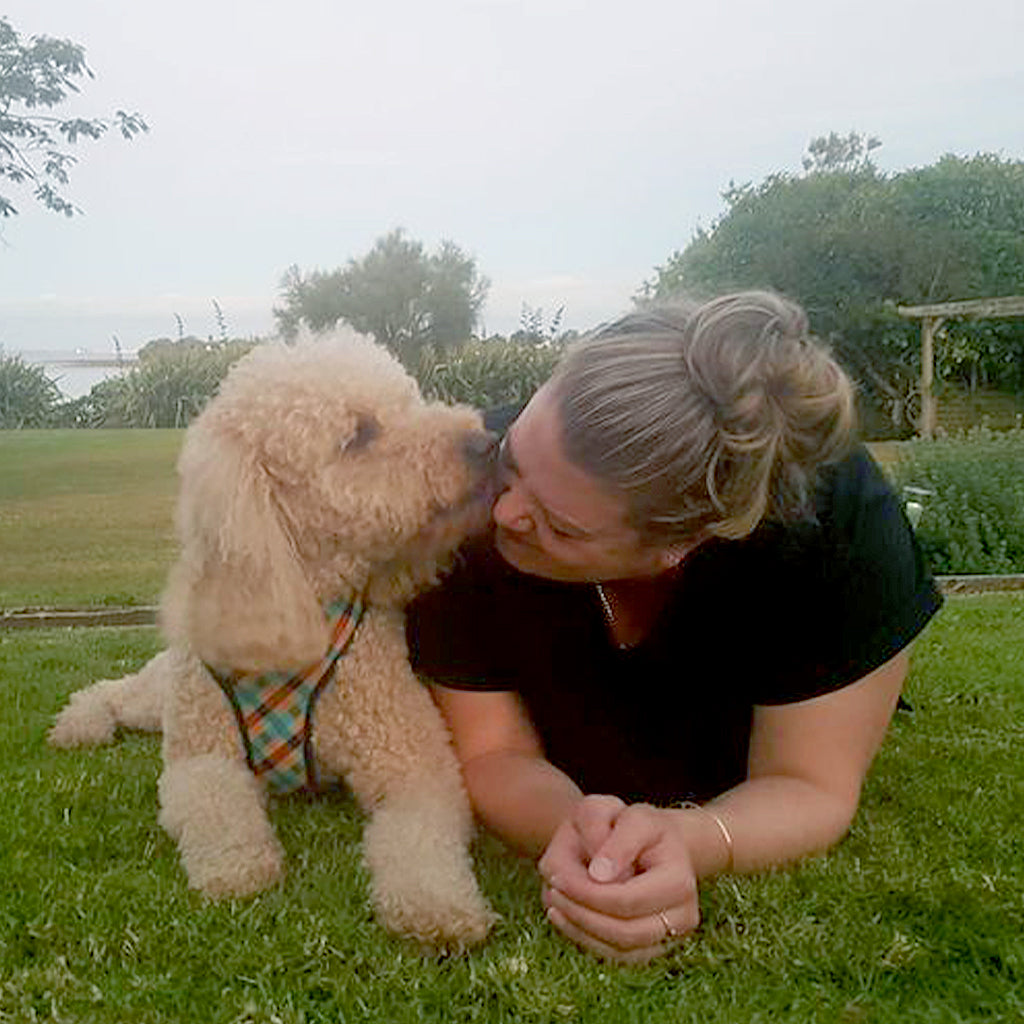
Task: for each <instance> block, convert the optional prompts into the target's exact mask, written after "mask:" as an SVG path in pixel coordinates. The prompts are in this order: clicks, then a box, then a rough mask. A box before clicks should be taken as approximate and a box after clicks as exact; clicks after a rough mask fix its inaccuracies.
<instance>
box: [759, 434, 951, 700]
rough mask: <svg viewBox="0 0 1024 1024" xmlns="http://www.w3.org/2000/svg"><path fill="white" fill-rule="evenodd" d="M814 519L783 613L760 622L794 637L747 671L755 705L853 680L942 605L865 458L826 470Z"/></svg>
mask: <svg viewBox="0 0 1024 1024" xmlns="http://www.w3.org/2000/svg"><path fill="white" fill-rule="evenodd" d="M819 515H820V517H821V530H820V533H819V534H818V539H817V542H816V544H815V545H813V546H812V554H811V556H810V557H808V558H806V559H805V562H804V564H803V565H801V566H800V567H798V568H797V570H796V571H795V573H794V578H793V580H792V581H791V582H790V591H789V592H790V595H791V597H792V600H791V604H790V607H789V608H788V609H787V608H785V607H781V606H780V607H779V608H777V609H776V611H775V620H774V621H772V619H771V617H769V627H768V628H769V630H771V632H772V633H774V635H775V636H776V637H778V636H787V635H788V636H790V637H793V636H794V630H793V628H792V627H793V624H794V622H795V623H797V624H798V625H799V626H800V629H799V632H798V634H797V635H798V637H799V639H796V640H793V641H791V642H790V643H789V644H788V646H787V648H786V652H787V653H784V654H782V655H781V656H780V657H778V658H777V659H776V666H777V668H776V669H775V670H774V671H769V672H758V673H756V678H757V682H756V684H755V686H754V692H753V693H752V697H753V703H755V704H783V703H792V702H795V701H799V700H806V699H809V698H811V697H816V696H820V695H821V694H823V693H828V692H831V691H833V690H837V689H840V688H841V687H843V686H848V685H850V684H851V683H854V682H857V681H858V680H860V679H862V678H864V676H866V675H868V674H869V673H870V672H872V671H873V670H875V669H876V668H879V667H880V666H881V665H883V664H884V663H885V662H886V661H888V660H889V659H890V658H892V657H894V656H895V655H896V654H898V653H899V652H900V651H902V650H903V649H904V648H905V647H906V646H907V645H908V644H909V643H910V642H911V641H912V640H913V639H914V637H916V636H917V635H918V633H920V631H921V630H922V629H923V628H924V627H925V625H926V624H927V623H928V621H929V620H930V619H931V618H932V616H933V615H934V614H935V613H936V612H937V611H938V609H939V607H940V606H941V604H942V598H941V596H940V595H939V593H938V591H937V589H936V587H935V582H934V580H933V578H932V575H931V573H930V571H929V569H928V566H927V564H926V562H925V559H924V556H923V554H922V552H921V549H920V547H919V545H918V543H917V540H916V538H915V536H914V531H913V529H912V527H911V526H910V524H909V522H908V521H907V518H906V515H905V514H904V512H903V508H902V505H901V503H900V501H899V499H898V498H897V497H896V495H895V494H894V493H893V490H892V488H891V487H890V485H889V483H888V481H887V480H886V479H885V476H884V475H883V474H882V472H881V470H880V469H879V468H878V466H877V465H876V464H875V462H874V460H873V459H872V458H871V456H870V455H869V454H868V453H867V452H866V451H864V450H863V449H861V450H859V451H858V452H857V453H855V454H854V455H853V456H851V457H850V458H848V459H846V460H845V461H844V462H843V463H841V464H840V465H839V466H837V467H835V468H834V470H833V471H832V472H831V473H830V476H829V482H828V488H827V491H826V492H825V494H824V496H823V499H822V502H821V508H820V512H819ZM796 587H798V588H799V593H798V594H797V593H796V592H795V589H794V588H796ZM787 625H788V627H789V628H787Z"/></svg>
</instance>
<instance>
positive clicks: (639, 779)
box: [409, 292, 940, 962]
mask: <svg viewBox="0 0 1024 1024" xmlns="http://www.w3.org/2000/svg"><path fill="white" fill-rule="evenodd" d="M852 424H853V414H852V393H851V386H850V383H849V381H848V379H847V378H846V375H845V374H844V373H843V371H842V369H841V368H840V367H839V366H838V364H837V363H836V362H835V361H834V360H833V359H832V357H831V356H830V355H829V354H828V352H827V351H826V350H825V349H824V348H823V347H822V346H821V345H820V344H819V343H818V342H816V341H815V340H814V339H813V338H812V337H810V336H809V335H808V330H807V322H806V317H805V316H804V314H803V311H802V310H801V309H800V308H799V307H798V306H796V305H794V304H793V303H792V302H789V301H788V300H786V299H784V298H782V297H780V296H778V295H775V294H772V293H767V292H745V293H739V294H734V295H727V296H723V297H721V298H719V299H716V300H713V301H711V302H707V303H705V304H703V305H675V306H671V307H665V308H661V309H650V310H644V311H642V312H638V313H635V314H632V315H629V316H626V317H624V318H623V319H621V320H619V321H617V322H616V323H613V324H611V325H609V326H606V327H603V328H601V329H599V330H597V331H596V332H594V333H593V334H592V335H590V336H589V337H587V338H585V339H584V340H583V341H582V342H581V343H579V344H577V345H576V346H575V347H573V348H572V349H571V350H570V351H569V352H568V354H567V355H566V356H565V358H564V359H563V361H562V362H561V364H560V365H559V367H558V368H557V370H556V372H555V373H554V375H553V377H552V378H551V380H550V381H549V382H548V383H547V384H545V385H544V386H543V387H542V388H541V389H540V390H539V391H538V392H537V394H536V395H535V396H534V398H533V399H532V400H531V401H530V403H529V404H528V405H527V406H526V408H525V409H524V410H523V411H522V412H521V413H520V414H519V416H518V418H516V419H515V421H514V422H513V423H512V424H511V426H509V428H508V430H507V432H506V433H505V434H504V438H503V441H502V444H501V455H500V488H501V489H500V492H499V495H498V497H497V500H496V501H495V504H494V508H493V516H492V517H493V523H494V530H493V536H491V537H488V538H487V539H486V540H485V541H482V542H481V543H480V544H478V545H475V546H474V547H473V548H472V549H470V550H469V551H468V552H467V555H466V559H465V562H464V564H463V565H462V566H461V567H460V568H459V569H458V570H457V571H456V572H455V573H454V574H453V575H452V576H451V577H450V579H448V580H447V581H446V582H445V584H444V585H443V586H442V587H440V588H438V589H437V590H435V591H433V592H432V593H430V594H429V595H427V596H426V597H425V598H423V599H422V600H421V601H420V602H419V603H418V604H417V605H416V606H415V607H414V608H413V610H412V613H411V614H410V617H409V639H410V647H411V650H412V653H413V658H414V662H415V664H416V666H417V669H418V671H419V672H420V673H421V675H423V676H424V677H426V678H428V679H429V681H430V682H431V685H432V690H433V693H434V696H435V699H436V701H437V703H438V705H439V706H440V708H441V709H442V711H443V713H444V715H445V717H446V719H447V721H448V723H449V726H450V728H451V732H452V737H453V740H454V744H455V748H456V751H457V753H458V756H459V759H460V761H461V764H462V768H463V772H464V776H465V780H466V785H467V787H468V789H469V793H470V796H471V799H472V801H473V804H474V807H475V808H476V811H477V814H478V816H479V817H480V819H481V820H482V821H483V822H484V823H485V825H486V826H487V827H489V828H490V829H492V830H493V831H494V832H495V833H497V834H498V835H500V836H501V837H503V838H504V839H505V840H506V841H507V842H508V843H509V844H510V845H512V846H513V847H514V848H516V849H518V850H520V851H523V852H526V853H529V854H532V855H534V856H536V857H537V858H538V869H539V871H540V873H541V875H542V877H543V879H544V881H545V885H544V889H543V900H544V904H545V906H546V908H547V914H548V917H549V919H550V921H551V923H552V925H553V926H554V927H555V928H556V929H558V930H559V931H560V932H562V933H563V934H564V935H565V936H567V937H568V938H569V939H571V940H572V941H574V942H575V943H577V944H578V945H580V946H582V947H584V948H586V949H588V950H591V951H592V952H594V953H596V954H598V955H600V956H603V957H607V958H610V959H615V960H619V961H623V962H643V961H646V960H649V959H650V958H651V957H654V956H657V955H658V954H660V953H662V952H664V951H665V950H666V949H667V948H669V946H670V945H671V944H672V942H673V940H674V939H676V938H677V937H678V936H681V935H684V934H686V933H688V932H690V931H692V930H693V929H695V928H696V927H697V925H698V924H699V921H700V914H699V903H698V886H699V883H700V880H701V879H702V878H706V877H709V876H712V875H716V874H719V873H722V872H727V871H736V872H750V871H757V870H760V869H763V868H766V867H770V866H774V865H780V864H784V863H786V862H790V861H794V860H797V859H799V858H801V857H805V856H807V855H810V854H813V853H816V852H819V851H822V850H825V849H827V848H828V847H830V846H831V845H833V844H834V843H836V842H837V841H838V840H839V839H840V838H841V837H842V836H843V835H844V834H845V832H846V830H847V828H848V826H849V824H850V822H851V820H852V818H853V815H854V813H855V811H856V809H857V804H858V799H859V795H860V790H861V785H862V782H863V780H864V777H865V774H866V773H867V770H868V768H869V766H870V764H871V761H872V758H873V757H874V755H875V752H876V751H877V749H878V747H879V745H880V743H881V741H882V738H883V736H884V734H885V731H886V727H887V725H888V723H889V720H890V717H891V716H892V713H893V710H894V708H895V707H896V703H897V700H898V697H899V693H900V689H901V686H902V683H903V680H904V677H905V675H906V671H907V656H908V649H909V645H910V643H911V641H912V639H913V638H914V636H915V635H916V634H917V633H918V632H919V631H920V630H921V629H922V628H923V627H924V625H925V623H926V622H927V621H928V619H929V618H930V617H931V616H932V615H933V614H934V613H935V611H936V610H937V608H938V607H939V603H940V599H939V597H938V595H937V593H936V591H935V589H934V585H933V583H932V580H931V578H930V576H929V574H928V572H927V570H926V569H925V567H924V565H923V562H922V560H921V557H920V553H919V551H918V549H917V547H916V544H915V541H914V538H913V534H912V531H911V530H910V528H909V526H908V524H907V522H906V520H905V518H904V516H903V513H902V510H901V509H900V507H899V504H898V502H897V500H896V499H895V498H894V496H893V494H892V493H891V491H890V490H889V488H888V486H887V485H886V483H885V481H884V479H883V478H882V476H881V474H880V473H879V471H878V470H877V468H876V467H875V466H874V464H873V463H872V461H871V459H870V457H869V456H868V455H867V453H866V452H865V451H864V450H863V449H862V448H860V447H859V446H857V445H855V444H854V443H853V442H852Z"/></svg>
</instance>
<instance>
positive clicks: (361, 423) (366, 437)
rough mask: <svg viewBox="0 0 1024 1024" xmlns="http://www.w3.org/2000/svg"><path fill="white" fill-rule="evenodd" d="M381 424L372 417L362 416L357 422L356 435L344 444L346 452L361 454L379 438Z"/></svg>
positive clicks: (343, 447)
mask: <svg viewBox="0 0 1024 1024" xmlns="http://www.w3.org/2000/svg"><path fill="white" fill-rule="evenodd" d="M379 434H380V424H379V423H378V422H377V421H376V420H375V419H374V418H373V417H372V416H360V417H359V418H358V419H357V420H356V429H355V433H354V434H353V435H352V436H351V437H350V438H349V439H348V440H347V441H345V442H343V444H342V446H341V447H342V449H343V450H344V451H345V452H361V451H363V450H364V449H366V448H368V447H369V446H370V444H372V443H373V441H374V440H375V439H376V438H377V437H378V436H379Z"/></svg>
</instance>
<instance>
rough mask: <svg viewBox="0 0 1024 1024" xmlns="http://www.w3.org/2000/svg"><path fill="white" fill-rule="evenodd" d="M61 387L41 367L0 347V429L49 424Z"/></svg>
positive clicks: (16, 428) (17, 428)
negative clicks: (7, 352) (5, 351)
mask: <svg viewBox="0 0 1024 1024" xmlns="http://www.w3.org/2000/svg"><path fill="white" fill-rule="evenodd" d="M59 402H60V389H59V388H58V387H57V384H56V383H55V382H54V381H53V380H51V379H50V378H49V377H48V376H47V375H46V371H45V370H44V369H43V368H42V367H41V366H32V365H30V364H29V363H26V362H25V361H24V359H22V358H21V356H9V355H6V354H5V353H4V352H3V351H2V350H0V430H20V429H21V428H22V427H46V426H49V425H50V423H51V420H52V417H53V414H54V410H55V409H56V408H57V405H58V403H59Z"/></svg>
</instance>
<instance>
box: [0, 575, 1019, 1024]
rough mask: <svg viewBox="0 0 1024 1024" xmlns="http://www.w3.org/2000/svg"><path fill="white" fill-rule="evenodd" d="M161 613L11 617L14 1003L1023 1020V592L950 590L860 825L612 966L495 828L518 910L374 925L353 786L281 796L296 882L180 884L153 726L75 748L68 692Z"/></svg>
mask: <svg viewBox="0 0 1024 1024" xmlns="http://www.w3.org/2000/svg"><path fill="white" fill-rule="evenodd" d="M156 645H157V639H156V634H155V631H154V630H152V629H95V630H80V631H66V630H65V631H59V630H52V631H39V632H31V633H23V632H20V633H7V634H4V633H0V699H2V700H3V702H4V707H5V708H6V709H7V710H6V713H5V714H4V715H3V716H2V718H0V723H2V724H0V743H2V744H3V746H4V748H5V749H7V750H8V752H9V753H10V754H11V757H9V758H7V759H6V760H5V761H4V766H3V768H2V769H0V801H2V806H0V816H2V819H3V821H4V823H5V824H4V827H3V829H0V1022H5V1024H7V1022H18V1024H21V1022H30V1021H61V1022H76V1024H77V1022H82V1024H131V1022H140V1024H141V1022H146V1024H149V1022H152V1024H163V1022H182V1024H192V1022H203V1024H243V1022H244V1024H299V1022H304V1024H313V1022H348V1021H387V1022H389V1024H404V1022H413V1021H438V1022H441V1021H445V1022H449V1021H452V1022H469V1021H486V1022H506V1021H507V1022H512V1021H516V1022H538V1024H539V1022H584V1024H588V1022H594V1024H603V1022H608V1024H613V1022H614V1024H623V1022H637V1024H639V1022H645V1024H646V1022H650V1021H667V1022H677V1021H678V1022H691V1021H692V1022H694V1024H697V1022H700V1024H745V1022H750V1024H753V1022H772V1024H776V1022H783V1024H789V1022H794V1024H795V1022H833V1021H834V1022H841V1024H868V1022H871V1024H889V1022H892V1024H897V1022H899V1024H905V1022H908V1021H909V1022H929V1024H953V1022H962V1021H999V1022H1008V1021H1020V1020H1024V984H1022V979H1024V877H1022V870H1024V867H1022V866H1024V833H1022V830H1021V827H1020V822H1021V821H1022V820H1024V767H1022V765H1024V761H1022V758H1021V756H1020V751H1021V748H1022V745H1024V599H1022V597H1020V596H1016V595H988V596H983V597H965V598H957V599H953V600H951V601H949V602H948V604H947V607H946V608H945V610H944V611H943V612H942V613H941V615H940V616H939V618H938V619H937V620H936V622H934V623H933V624H932V625H931V626H930V627H929V629H928V631H927V632H926V634H925V636H924V637H923V639H922V641H921V642H920V644H919V646H918V649H917V651H916V653H915V660H914V669H913V673H912V676H911V680H910V683H909V686H908V696H909V699H910V702H911V703H912V705H913V708H914V710H913V711H912V712H901V713H900V714H899V715H898V716H897V719H896V721H895V723H894V726H893V729H892V731H891V734H890V737H889V740H888V741H887V744H886V746H885V748H884V750H883V753H882V754H881V756H880V758H879V760H878V763H877V765H876V770H875V771H874V773H873V775H872V778H871V780H870V783H869V785H868V788H867V792H866V794H865V799H864V804H863V807H862V810H861V813H860V814H859V816H858V818H857V821H856V823H855V826H854V828H853V831H852V833H851V835H850V836H849V837H848V839H847V840H846V841H845V842H844V843H843V844H842V845H841V846H840V847H839V849H838V850H837V851H835V852H834V853H833V854H832V855H830V856H829V857H827V858H823V859H818V860H813V861H811V862H809V863H806V864H804V865H802V866H801V867H799V868H797V869H795V870H792V871H787V872H778V873H773V874H768V875H764V876H760V877H754V878H742V879H733V878H730V879H724V880H721V881H719V882H717V883H716V884H711V885H708V886H707V887H706V889H705V891H704V894H703V908H704V916H705V922H704V925H703V927H702V929H701V931H700V933H699V934H698V935H697V936H696V937H694V938H693V939H691V940H689V941H687V942H686V943H685V944H684V945H683V946H681V947H680V948H679V949H678V950H677V951H676V952H674V953H673V954H671V955H670V956H668V957H667V958H665V959H664V960H663V961H661V962H659V963H656V964H653V965H651V966H648V967H645V968H642V969H624V968H614V967H609V966H607V965H604V964H601V963H599V962H597V961H595V960H593V959H591V958H590V957H589V956H587V955H584V954H582V953H579V952H577V951H576V950H574V949H573V948H571V947H569V946H567V945H565V944H564V943H562V942H561V941H559V940H558V939H556V938H555V937H554V936H553V935H552V934H551V933H550V932H549V930H548V928H547V926H546V924H545V920H544V917H543V914H542V913H541V909H540V906H539V904H538V901H537V886H536V883H535V881H534V878H533V873H532V869H531V868H530V866H529V865H528V864H525V863H523V862H522V861H520V860H518V859H516V858H514V857H512V856H511V855H509V854H507V853H506V852H504V851H503V850H502V848H501V847H500V846H499V845H498V844H497V843H496V842H494V841H492V840H484V841H482V842H481V843H480V845H479V849H478V865H479V870H480V876H481V879H482V882H483V885H484V887H485V890H486V891H487V893H488V895H489V897H490V898H491V900H492V902H493V903H494V905H495V906H496V907H497V909H498V910H499V911H500V913H501V914H502V920H501V923H500V924H499V925H498V927H497V928H496V930H495V932H494V934H493V936H492V938H491V939H490V940H489V942H488V943H487V944H486V945H485V946H484V947H483V948H481V949H480V950H478V951H476V952H473V953H470V954H468V955H465V956H461V957H453V958H448V959H437V958H430V957H424V956H422V955H420V954H419V953H418V952H417V951H416V950H414V949H411V948H409V947H408V946H406V945H404V944H403V943H401V942H398V941H394V940H391V939H389V938H388V937H387V936H386V935H384V934H383V933H382V932H381V931H380V930H379V929H378V928H377V926H376V925H375V924H374V922H373V920H372V918H371V916H370V913H369V909H368V905H367V900H366V893H365V878H364V876H363V873H362V870H361V868H360V866H359V858H358V842H359V835H360V817H359V814H358V812H357V811H356V809H355V807H354V806H353V804H352V802H351V800H350V799H349V798H348V797H347V796H346V795H345V794H344V793H336V794H333V795H328V796H326V797H323V798H320V799H317V800H315V801H306V800H293V801H284V802H281V803H280V804H278V805H277V806H276V807H275V808H274V811H273V818H274V821H275V823H276V826H277V827H278V830H279V832H280V835H281V837H282V839H283V842H284V844H285V846H286V848H287V851H288V856H289V859H290V874H289V876H288V878H287V880H286V882H285V883H284V884H283V885H282V886H280V887H278V888H276V889H274V890H272V891H270V892H268V893H266V894H264V895H262V896H260V897H258V898H256V899H253V900H249V901H238V902H229V903H225V904H210V903H206V902H204V901H203V900H201V899H200V898H198V897H197V896H195V894H191V893H189V892H188V891H187V890H186V887H185V884H184V878H183V875H182V872H181V869H180V867H179V866H178V863H177V857H176V853H175V850H174V847H173V845H172V843H171V842H170V841H169V840H168V839H167V837H166V836H165V835H164V834H163V832H162V831H161V830H160V829H159V827H158V826H157V823H156V780H157V776H158V773H159V741H158V740H157V739H156V738H155V737H146V736H129V737H127V738H125V739H124V740H123V741H122V742H121V743H119V744H118V745H116V746H114V747H111V748H107V749H100V750H92V751H85V752H57V751H53V750H50V749H49V748H48V747H47V746H46V745H45V742H44V734H45V730H46V728H47V726H48V723H49V721H50V719H51V716H52V715H53V713H54V712H55V711H56V710H57V709H58V708H59V707H60V706H61V705H62V704H63V702H64V700H65V699H66V696H67V694H68V693H69V692H70V691H72V690H74V689H76V688H78V687H80V686H82V685H84V684H86V683H88V682H90V681H91V680H93V679H96V678H99V677H101V676H109V675H117V674H120V673H123V672H125V671H127V670H129V669H131V668H132V667H134V666H135V665H138V664H139V663H141V662H142V661H143V660H144V659H145V658H147V657H148V656H149V655H150V654H151V653H152V652H153V651H154V650H155V649H156Z"/></svg>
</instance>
